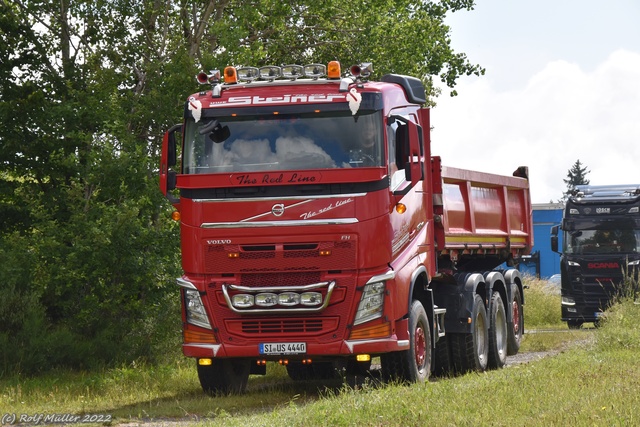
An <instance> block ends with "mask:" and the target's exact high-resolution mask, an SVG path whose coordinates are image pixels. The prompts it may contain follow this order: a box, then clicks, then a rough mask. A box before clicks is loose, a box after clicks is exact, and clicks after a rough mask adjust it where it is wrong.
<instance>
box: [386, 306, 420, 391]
mask: <svg viewBox="0 0 640 427" xmlns="http://www.w3.org/2000/svg"><path fill="white" fill-rule="evenodd" d="M380 361H381V363H382V372H383V376H384V377H385V379H397V380H399V381H402V382H408V383H415V382H424V381H426V380H427V379H428V378H429V375H430V374H431V328H430V326H429V318H428V317H427V313H426V312H425V310H424V307H423V305H422V303H421V302H420V301H418V300H415V301H413V303H412V304H411V309H410V311H409V350H404V351H399V352H394V353H387V354H383V355H382V356H381V357H380Z"/></svg>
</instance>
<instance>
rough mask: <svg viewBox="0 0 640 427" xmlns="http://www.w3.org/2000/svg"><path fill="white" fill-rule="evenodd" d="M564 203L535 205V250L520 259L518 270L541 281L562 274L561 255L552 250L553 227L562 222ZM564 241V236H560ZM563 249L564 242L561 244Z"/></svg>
mask: <svg viewBox="0 0 640 427" xmlns="http://www.w3.org/2000/svg"><path fill="white" fill-rule="evenodd" d="M563 209H564V204H563V203H541V204H535V203H534V204H533V248H532V250H531V254H530V255H528V256H525V257H522V258H521V259H519V260H518V261H519V265H518V269H519V270H520V272H522V273H526V274H530V275H532V276H536V277H539V278H541V279H548V278H549V277H551V276H553V275H554V274H560V254H557V253H555V252H553V251H552V250H551V237H550V236H551V227H553V226H554V225H558V224H560V223H561V222H562V211H563ZM559 237H560V239H562V236H559ZM559 245H560V247H562V242H561V241H560V242H559Z"/></svg>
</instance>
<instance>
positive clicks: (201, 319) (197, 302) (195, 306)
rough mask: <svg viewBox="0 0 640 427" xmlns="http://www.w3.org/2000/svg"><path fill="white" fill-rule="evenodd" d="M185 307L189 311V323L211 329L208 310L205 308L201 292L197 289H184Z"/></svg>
mask: <svg viewBox="0 0 640 427" xmlns="http://www.w3.org/2000/svg"><path fill="white" fill-rule="evenodd" d="M184 307H185V311H186V313H187V323H191V324H192V325H196V326H201V327H203V328H207V329H211V324H210V323H209V318H208V317H207V311H206V310H205V309H204V304H202V299H201V298H200V293H199V292H198V291H197V290H196V289H185V290H184Z"/></svg>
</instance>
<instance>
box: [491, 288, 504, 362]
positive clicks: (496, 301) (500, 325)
mask: <svg viewBox="0 0 640 427" xmlns="http://www.w3.org/2000/svg"><path fill="white" fill-rule="evenodd" d="M506 362H507V314H506V312H505V310H504V304H503V303H502V298H501V297H500V294H499V293H498V292H494V293H493V296H492V297H491V311H490V313H489V361H488V364H487V366H488V367H489V368H491V369H498V368H502V367H503V366H504V364H505V363H506Z"/></svg>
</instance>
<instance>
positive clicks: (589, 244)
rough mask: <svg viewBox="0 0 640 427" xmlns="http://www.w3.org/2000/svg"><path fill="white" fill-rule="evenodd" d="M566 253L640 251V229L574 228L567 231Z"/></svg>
mask: <svg viewBox="0 0 640 427" xmlns="http://www.w3.org/2000/svg"><path fill="white" fill-rule="evenodd" d="M564 241H565V246H566V248H565V253H571V254H606V253H620V252H624V253H630V252H640V230H633V229H628V228H624V229H616V228H612V229H598V230H588V229H587V230H572V231H567V232H566V233H565V239H564Z"/></svg>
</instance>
